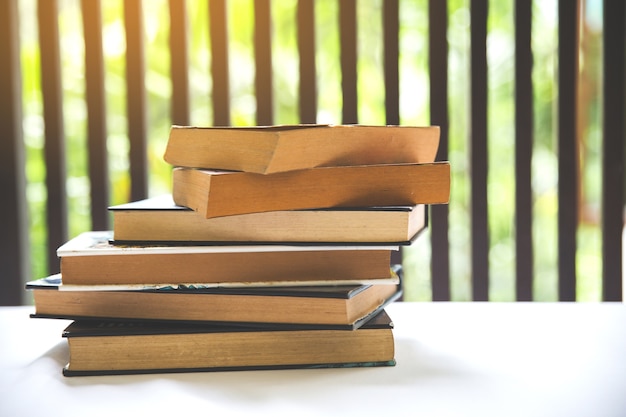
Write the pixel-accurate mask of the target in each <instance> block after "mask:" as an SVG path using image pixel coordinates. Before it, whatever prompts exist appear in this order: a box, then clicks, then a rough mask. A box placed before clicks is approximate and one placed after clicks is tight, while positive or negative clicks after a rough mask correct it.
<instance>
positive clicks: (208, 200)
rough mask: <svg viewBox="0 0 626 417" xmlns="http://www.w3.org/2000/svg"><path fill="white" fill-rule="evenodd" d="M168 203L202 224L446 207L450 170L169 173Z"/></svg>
mask: <svg viewBox="0 0 626 417" xmlns="http://www.w3.org/2000/svg"><path fill="white" fill-rule="evenodd" d="M173 182H174V183H173V193H172V194H173V198H174V202H175V203H176V204H178V205H180V206H185V207H189V208H192V209H194V210H195V211H198V212H199V213H201V214H202V215H203V216H205V217H206V218H212V217H220V216H230V215H236V214H246V213H259V212H266V211H276V210H296V209H311V208H322V207H372V206H393V205H415V204H445V203H447V202H448V199H449V197H450V164H449V163H448V162H435V163H431V164H399V165H368V166H351V167H330V168H311V169H304V170H299V171H289V172H280V173H276V174H267V175H262V174H255V173H248V172H234V171H210V170H200V169H192V168H180V167H179V168H174V171H173Z"/></svg>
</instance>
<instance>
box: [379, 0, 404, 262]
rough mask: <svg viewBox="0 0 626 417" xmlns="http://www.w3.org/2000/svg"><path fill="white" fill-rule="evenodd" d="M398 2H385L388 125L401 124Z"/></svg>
mask: <svg viewBox="0 0 626 417" xmlns="http://www.w3.org/2000/svg"><path fill="white" fill-rule="evenodd" d="M398 9H399V4H398V0H387V1H385V2H383V13H382V26H383V74H384V80H385V121H386V123H387V124H388V125H399V124H400V86H399V82H400V75H399V74H400V71H399V68H398V60H399V57H400V51H399V46H398V43H399V41H398V38H399V33H398V31H399V29H400V22H399V10H398ZM391 262H392V264H401V263H402V251H401V250H399V251H395V252H392V255H391Z"/></svg>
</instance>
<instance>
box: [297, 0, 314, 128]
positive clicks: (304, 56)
mask: <svg viewBox="0 0 626 417" xmlns="http://www.w3.org/2000/svg"><path fill="white" fill-rule="evenodd" d="M297 23H298V25H297V26H298V27H297V31H298V54H299V56H300V84H299V91H300V93H299V104H300V123H315V122H316V121H317V79H316V76H317V69H316V63H315V0H298V10H297Z"/></svg>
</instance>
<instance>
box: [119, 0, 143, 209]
mask: <svg viewBox="0 0 626 417" xmlns="http://www.w3.org/2000/svg"><path fill="white" fill-rule="evenodd" d="M124 24H125V27H126V116H127V120H128V139H129V142H130V154H129V159H130V184H131V189H130V198H131V201H136V200H141V199H143V198H146V197H147V196H148V146H147V144H148V139H147V138H148V132H147V102H146V63H145V47H144V38H143V34H144V27H143V7H142V0H126V1H124Z"/></svg>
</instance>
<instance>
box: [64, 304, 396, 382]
mask: <svg viewBox="0 0 626 417" xmlns="http://www.w3.org/2000/svg"><path fill="white" fill-rule="evenodd" d="M392 327H393V324H392V322H391V319H390V318H389V316H388V315H387V314H386V312H385V311H384V310H383V311H382V312H381V313H379V314H378V315H377V316H376V317H374V318H372V319H371V320H370V321H368V322H367V323H365V324H364V325H363V326H362V327H361V328H359V329H357V330H336V329H298V328H291V329H278V328H272V326H266V327H265V328H258V327H237V326H220V325H212V326H209V325H203V326H200V325H181V324H175V325H172V324H167V323H146V322H140V323H133V322H96V323H94V322H93V321H76V322H74V323H72V324H70V325H69V326H68V327H67V328H66V329H65V331H64V332H63V337H65V338H67V341H68V344H69V351H70V359H69V363H68V364H67V366H66V367H65V368H64V370H63V374H64V375H65V376H86V375H107V374H133V373H161V372H199V371H229V370H253V369H290V368H323V367H354V366H391V365H394V364H395V359H394V350H395V349H394V340H393V333H392Z"/></svg>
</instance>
